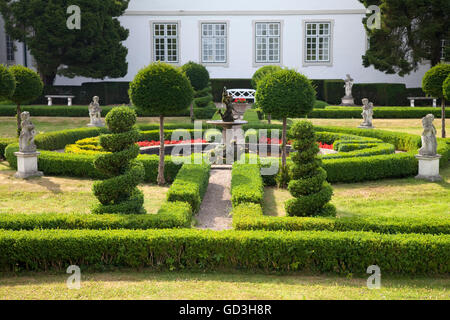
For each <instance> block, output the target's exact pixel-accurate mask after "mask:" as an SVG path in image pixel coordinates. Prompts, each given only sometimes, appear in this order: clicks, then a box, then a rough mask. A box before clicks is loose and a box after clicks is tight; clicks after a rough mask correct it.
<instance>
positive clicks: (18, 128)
mask: <svg viewBox="0 0 450 320" xmlns="http://www.w3.org/2000/svg"><path fill="white" fill-rule="evenodd" d="M21 113H22V110H21V109H20V104H17V114H16V118H17V136H18V137H19V136H20V132H21V131H22V124H21V119H20V114H21Z"/></svg>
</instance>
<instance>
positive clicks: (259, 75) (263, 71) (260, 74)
mask: <svg viewBox="0 0 450 320" xmlns="http://www.w3.org/2000/svg"><path fill="white" fill-rule="evenodd" d="M282 69H283V68H281V67H280V66H270V65H269V66H264V67H261V68H259V69H258V70H256V71H255V73H254V74H253V77H252V86H253V89H258V83H259V82H260V81H261V80H262V79H263V78H264V77H265V76H267V75H268V74H271V73H274V72H277V71H280V70H282Z"/></svg>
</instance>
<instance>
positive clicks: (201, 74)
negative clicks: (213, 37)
mask: <svg viewBox="0 0 450 320" xmlns="http://www.w3.org/2000/svg"><path fill="white" fill-rule="evenodd" d="M181 70H182V71H183V73H184V74H185V75H186V77H187V78H188V79H189V81H190V82H191V85H192V88H194V90H195V91H200V90H203V89H205V88H206V87H207V86H208V84H209V72H208V70H207V69H206V68H205V66H203V65H201V64H198V63H195V62H192V61H189V62H188V63H186V64H185V65H183V66H182V67H181ZM190 117H191V121H192V122H194V103H193V102H192V103H191V106H190Z"/></svg>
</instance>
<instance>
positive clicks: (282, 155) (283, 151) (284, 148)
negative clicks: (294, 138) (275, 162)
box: [281, 118, 287, 169]
mask: <svg viewBox="0 0 450 320" xmlns="http://www.w3.org/2000/svg"><path fill="white" fill-rule="evenodd" d="M286 127H287V118H283V138H282V139H283V144H282V146H281V148H282V150H281V166H282V167H283V169H285V168H286V142H287V141H286V140H287V139H286Z"/></svg>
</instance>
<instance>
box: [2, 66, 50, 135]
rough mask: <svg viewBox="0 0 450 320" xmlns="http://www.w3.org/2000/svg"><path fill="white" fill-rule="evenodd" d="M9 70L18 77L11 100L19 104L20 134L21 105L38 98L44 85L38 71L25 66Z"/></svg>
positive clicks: (19, 126)
mask: <svg viewBox="0 0 450 320" xmlns="http://www.w3.org/2000/svg"><path fill="white" fill-rule="evenodd" d="M9 71H10V72H11V74H12V75H13V76H14V78H15V79H16V89H15V90H14V93H13V95H12V96H11V97H10V100H11V101H13V102H14V103H15V104H16V105H17V114H16V118H17V136H19V135H20V131H21V130H22V128H21V124H20V114H21V113H22V111H21V105H23V104H25V103H28V102H31V101H33V100H35V99H37V98H38V97H39V96H40V95H41V94H42V89H43V87H44V85H43V83H42V81H41V79H40V78H39V75H38V74H37V73H36V72H34V71H33V70H31V69H28V68H25V67H24V66H21V65H16V66H12V67H10V68H9Z"/></svg>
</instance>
